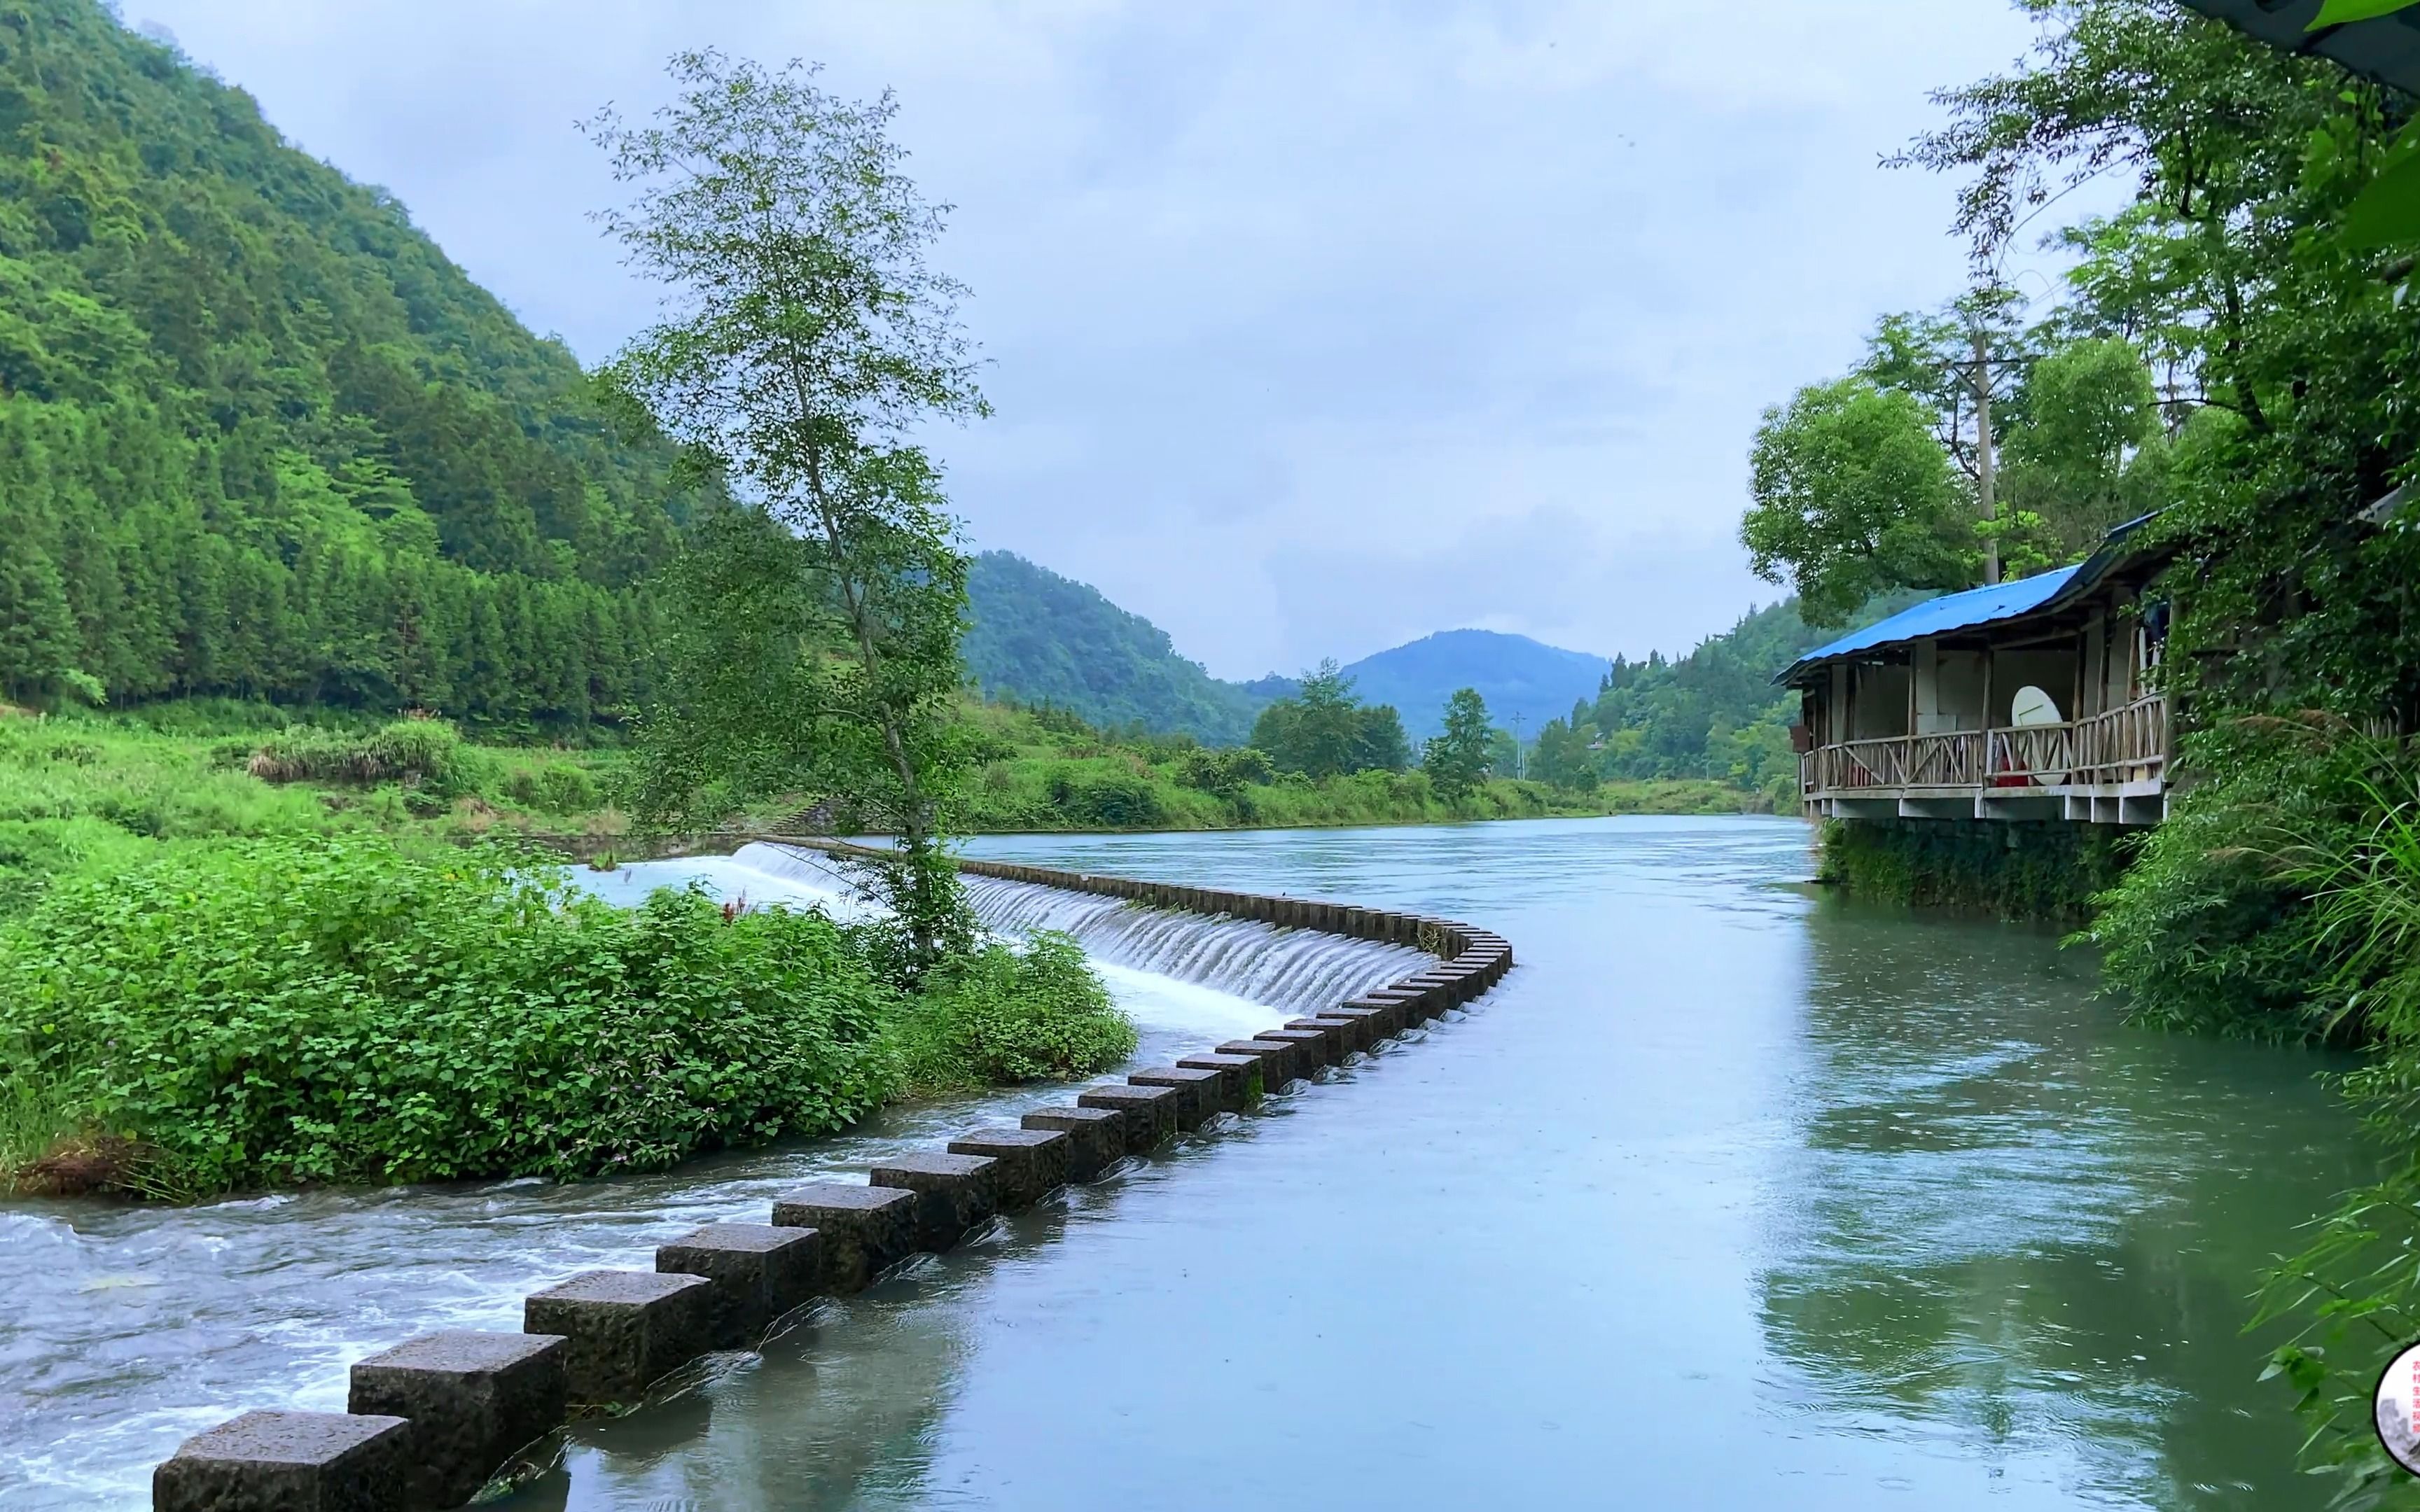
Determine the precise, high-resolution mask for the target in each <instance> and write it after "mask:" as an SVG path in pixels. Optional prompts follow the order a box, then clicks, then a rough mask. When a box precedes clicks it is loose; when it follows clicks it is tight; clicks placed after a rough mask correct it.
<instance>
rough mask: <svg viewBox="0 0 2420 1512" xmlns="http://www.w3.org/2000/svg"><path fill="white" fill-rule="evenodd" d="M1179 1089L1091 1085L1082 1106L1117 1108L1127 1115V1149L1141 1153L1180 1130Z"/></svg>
mask: <svg viewBox="0 0 2420 1512" xmlns="http://www.w3.org/2000/svg"><path fill="white" fill-rule="evenodd" d="M1176 1102H1177V1099H1176V1089H1175V1088H1170V1087H1135V1086H1126V1087H1088V1088H1084V1090H1083V1091H1081V1092H1079V1093H1078V1094H1077V1097H1076V1105H1077V1106H1078V1107H1079V1108H1115V1109H1116V1110H1117V1111H1119V1112H1120V1113H1123V1114H1125V1116H1126V1152H1127V1153H1128V1154H1131V1155H1140V1154H1141V1153H1142V1152H1143V1151H1144V1150H1146V1149H1150V1148H1151V1147H1152V1146H1154V1145H1156V1144H1158V1143H1159V1142H1160V1141H1161V1140H1162V1139H1165V1138H1167V1137H1168V1136H1169V1135H1170V1134H1174V1133H1175V1132H1176Z"/></svg>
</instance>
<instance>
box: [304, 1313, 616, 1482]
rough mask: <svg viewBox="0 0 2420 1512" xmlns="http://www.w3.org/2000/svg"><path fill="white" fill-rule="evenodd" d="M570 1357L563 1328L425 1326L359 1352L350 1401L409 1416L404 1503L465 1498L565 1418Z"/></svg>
mask: <svg viewBox="0 0 2420 1512" xmlns="http://www.w3.org/2000/svg"><path fill="white" fill-rule="evenodd" d="M570 1359H571V1346H570V1341H569V1340H567V1339H566V1338H564V1337H563V1336H562V1335H555V1334H479V1333H472V1332H469V1331H449V1332H446V1333H442V1334H424V1335H421V1336H420V1337H418V1338H416V1339H411V1340H410V1341H408V1342H406V1343H402V1344H398V1345H396V1347H395V1348H394V1349H391V1350H380V1352H379V1353H377V1354H373V1355H371V1356H370V1357H369V1358H368V1359H366V1360H362V1361H359V1362H357V1363H356V1364H355V1365H353V1372H352V1387H351V1392H350V1395H349V1397H348V1398H347V1400H346V1403H345V1410H346V1411H347V1412H350V1413H352V1414H354V1415H355V1416H357V1417H400V1418H404V1419H407V1420H408V1421H409V1422H410V1423H411V1434H410V1439H411V1453H410V1456H409V1468H408V1470H407V1471H406V1476H405V1478H406V1489H405V1501H406V1503H407V1504H409V1505H411V1506H415V1507H449V1506H460V1505H461V1504H463V1503H465V1502H467V1501H469V1500H470V1499H471V1498H472V1497H473V1496H476V1495H478V1494H479V1488H480V1487H482V1486H485V1485H486V1484H488V1478H489V1476H491V1475H493V1474H494V1473H496V1472H497V1471H499V1470H502V1469H503V1468H504V1465H505V1463H506V1462H507V1461H509V1460H510V1459H511V1458H512V1457H513V1456H514V1455H515V1454H517V1453H519V1452H520V1450H522V1449H524V1448H526V1447H528V1446H529V1445H530V1444H533V1443H536V1442H537V1441H538V1440H540V1439H542V1438H545V1437H546V1436H547V1435H548V1434H550V1433H551V1432H553V1431H554V1430H555V1429H556V1428H559V1427H562V1426H563V1421H564V1418H565V1416H566V1404H567V1402H568V1400H569V1396H568V1393H569V1389H570V1375H569V1366H570Z"/></svg>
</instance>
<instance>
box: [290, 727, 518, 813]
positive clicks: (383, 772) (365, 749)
mask: <svg viewBox="0 0 2420 1512" xmlns="http://www.w3.org/2000/svg"><path fill="white" fill-rule="evenodd" d="M484 764H485V763H484V761H483V759H482V757H481V756H480V754H479V753H478V752H477V751H475V750H473V748H471V747H469V746H467V745H465V744H464V743H463V740H462V736H461V734H460V733H459V732H458V731H456V730H455V728H454V727H453V726H452V725H451V724H448V723H447V722H445V721H444V720H442V719H397V720H396V721H395V722H394V723H392V724H387V725H383V726H381V727H380V728H379V729H377V730H374V731H372V732H371V733H368V734H366V735H348V734H341V733H335V732H333V731H327V730H319V729H313V728H309V727H303V728H300V729H295V730H289V731H285V732H283V733H279V734H276V735H273V736H271V738H270V739H269V740H268V741H267V742H265V743H264V744H263V745H262V746H261V748H260V749H259V750H258V751H257V752H256V754H255V755H254V756H253V758H252V762H251V764H250V767H249V769H250V771H251V773H252V775H253V776H255V777H256V778H259V779H261V780H262V781H264V782H305V781H308V782H355V783H361V784H364V785H367V784H370V783H374V782H400V783H403V784H404V785H405V786H407V787H411V788H417V789H420V790H421V791H423V792H425V793H427V794H428V795H430V796H432V797H440V798H450V797H453V796H455V795H458V794H462V793H468V792H471V791H473V790H474V789H476V788H477V787H478V786H479V779H480V777H481V776H482V775H484V773H483V770H482V768H483V766H484Z"/></svg>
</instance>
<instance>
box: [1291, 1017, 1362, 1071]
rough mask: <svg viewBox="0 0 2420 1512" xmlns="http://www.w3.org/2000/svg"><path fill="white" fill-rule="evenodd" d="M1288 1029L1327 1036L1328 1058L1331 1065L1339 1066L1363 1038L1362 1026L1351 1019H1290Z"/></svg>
mask: <svg viewBox="0 0 2420 1512" xmlns="http://www.w3.org/2000/svg"><path fill="white" fill-rule="evenodd" d="M1286 1027H1287V1028H1289V1029H1308V1030H1310V1031H1311V1033H1313V1034H1317V1035H1324V1036H1326V1040H1327V1058H1328V1060H1329V1062H1330V1063H1331V1064H1334V1065H1338V1066H1342V1064H1344V1057H1347V1056H1349V1055H1351V1054H1352V1053H1353V1052H1354V1049H1355V1048H1356V1047H1355V1045H1354V1043H1353V1041H1356V1040H1358V1039H1359V1038H1361V1026H1360V1025H1358V1024H1357V1023H1355V1022H1354V1021H1353V1020H1351V1019H1331V1018H1320V1017H1311V1018H1299V1019H1288V1020H1286Z"/></svg>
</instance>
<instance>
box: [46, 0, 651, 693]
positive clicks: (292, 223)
mask: <svg viewBox="0 0 2420 1512" xmlns="http://www.w3.org/2000/svg"><path fill="white" fill-rule="evenodd" d="M676 463H677V457H676V455H675V452H674V450H673V449H672V448H671V447H670V446H668V445H665V444H664V443H662V441H661V440H659V439H656V438H653V437H650V436H647V435H644V434H637V435H633V434H628V433H617V431H616V430H615V428H614V427H613V425H612V424H609V418H608V416H607V414H606V412H605V411H604V410H603V409H601V408H600V407H599V406H598V405H597V403H596V402H595V400H594V397H593V395H592V393H591V392H590V387H589V383H588V379H587V378H586V377H585V376H584V375H583V374H582V370H581V367H580V364H579V363H578V362H577V360H575V359H574V358H573V357H572V355H571V354H570V353H569V352H568V351H567V350H566V349H564V348H563V347H560V346H558V345H555V344H552V343H550V342H545V341H541V340H539V339H537V338H535V337H534V336H532V335H531V334H530V333H529V332H526V331H525V330H523V329H522V327H521V326H520V322H519V321H517V320H516V319H514V318H513V316H512V315H511V314H510V312H508V311H506V310H505V309H504V306H503V305H502V304H500V303H499V302H498V301H496V300H495V299H494V298H493V297H492V296H491V295H489V294H488V293H487V292H486V291H484V290H482V289H480V288H479V287H478V286H477V285H474V284H473V283H472V282H471V280H470V279H469V278H467V277H466V276H465V275H464V274H463V272H462V271H461V270H460V269H458V268H457V267H455V266H454V265H453V264H452V263H450V262H449V261H447V259H446V258H445V256H444V255H443V254H442V252H440V251H439V250H438V248H437V247H436V246H435V245H434V244H433V243H432V242H431V241H430V240H429V239H427V237H426V236H424V235H422V234H421V233H420V232H419V231H418V230H417V229H415V228H414V227H413V226H412V224H411V220H410V217H409V216H408V214H407V213H406V211H405V209H404V208H403V207H402V206H400V205H398V204H397V203H396V202H395V200H394V199H393V198H391V197H390V196H388V195H385V194H383V193H380V192H379V191H377V190H375V189H372V188H367V187H365V186H363V185H359V184H355V183H353V182H352V181H350V180H349V179H348V178H346V177H344V176H343V175H342V174H340V173H339V172H337V171H336V170H335V169H334V168H332V167H330V166H328V165H327V164H325V163H321V162H318V161H316V160H314V159H312V158H310V157H309V156H307V155H306V154H304V153H302V152H300V151H297V150H296V149H295V148H293V147H291V146H289V145H287V143H286V142H284V141H283V140H282V139H281V138H280V137H279V136H278V134H277V132H276V131H274V130H273V129H272V128H271V127H270V126H269V125H268V124H267V123H266V122H265V121H263V120H262V118H261V116H260V113H259V110H258V108H257V107H256V105H255V103H254V102H253V100H251V98H250V97H249V96H247V95H245V94H244V93H243V91H241V90H240V89H238V88H235V87H233V86H231V85H226V84H224V83H221V82H220V81H218V80H216V79H213V78H211V77H209V75H207V74H205V73H203V72H202V71H200V70H198V69H194V68H191V67H189V66H187V65H186V64H185V63H184V62H183V61H182V60H181V59H179V58H178V57H177V56H176V55H175V54H173V52H172V51H171V50H169V49H168V48H166V47H165V46H163V45H162V44H160V43H157V42H154V41H152V40H149V39H146V38H143V37H139V36H137V35H135V34H134V33H132V32H131V31H129V30H127V29H126V28H125V27H124V26H122V25H120V24H119V23H117V22H116V21H115V20H114V19H113V18H112V17H111V16H110V15H109V14H107V13H106V12H104V11H103V10H102V8H101V7H100V6H99V5H96V4H93V3H91V0H34V3H31V4H27V5H22V6H17V7H12V8H9V9H8V11H7V13H6V14H5V15H0V537H5V538H6V539H7V540H8V542H9V549H8V552H7V553H6V555H5V557H0V699H15V700H17V701H19V702H57V701H58V700H60V699H62V698H76V699H82V700H85V701H87V702H95V703H99V702H109V703H112V704H124V703H130V702H147V701H154V700H159V699H163V698H191V697H195V696H211V695H215V696H225V697H230V698H240V699H248V700H258V701H270V702H278V703H283V704H288V705H311V706H325V707H329V708H334V709H364V710H383V711H394V710H399V709H404V708H418V709H423V710H427V711H430V712H434V713H441V714H445V715H449V716H452V717H458V718H460V719H462V720H464V721H466V722H468V723H470V724H473V725H474V726H478V727H481V728H493V729H497V730H501V731H509V732H520V733H541V732H545V733H563V734H568V735H570V736H571V737H573V738H579V737H580V735H581V734H582V732H583V731H584V730H585V729H586V727H588V726H589V725H590V723H591V721H594V720H613V719H618V718H621V717H626V716H627V715H628V712H629V710H630V709H631V708H632V707H634V706H635V703H636V702H637V701H638V700H640V699H642V698H643V697H644V695H645V692H646V687H645V682H644V671H643V669H644V664H645V657H644V656H643V655H642V652H643V650H644V646H645V644H646V643H647V641H648V640H649V638H650V636H651V634H652V633H653V628H654V625H655V615H656V609H654V607H653V601H652V599H651V597H650V594H649V593H648V591H647V589H646V588H645V586H644V583H645V579H647V578H648V577H649V576H650V575H651V574H652V573H654V572H656V571H657V570H658V569H659V568H660V567H661V566H662V565H663V564H664V563H665V562H666V561H667V560H668V559H669V557H670V555H671V553H672V551H673V550H674V548H675V544H676V542H677V539H678V533H679V528H680V521H681V519H682V518H683V517H685V516H686V515H687V514H688V513H689V512H690V510H691V509H692V508H693V507H694V504H695V501H696V498H697V493H696V489H695V486H693V485H687V484H683V483H682V482H681V481H679V476H678V471H677V467H676Z"/></svg>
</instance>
